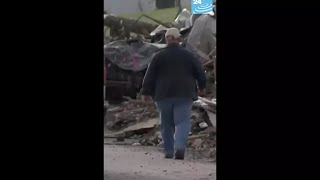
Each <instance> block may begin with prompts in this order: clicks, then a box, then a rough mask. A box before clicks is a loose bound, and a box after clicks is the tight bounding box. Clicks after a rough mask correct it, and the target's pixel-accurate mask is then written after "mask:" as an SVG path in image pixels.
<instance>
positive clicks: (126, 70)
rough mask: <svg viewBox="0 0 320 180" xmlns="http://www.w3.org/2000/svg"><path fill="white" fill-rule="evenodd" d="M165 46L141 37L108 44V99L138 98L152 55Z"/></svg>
mask: <svg viewBox="0 0 320 180" xmlns="http://www.w3.org/2000/svg"><path fill="white" fill-rule="evenodd" d="M164 47H166V45H165V44H153V43H147V42H143V41H142V40H139V39H134V40H119V41H114V42H111V43H109V44H106V45H105V46H104V58H105V64H106V69H107V81H106V99H113V100H118V101H121V100H122V96H129V97H131V98H136V95H137V92H139V91H140V89H141V85H142V81H143V77H144V75H145V72H146V69H147V67H148V64H149V62H150V60H151V56H152V55H153V53H155V52H156V51H158V50H160V49H161V48H164Z"/></svg>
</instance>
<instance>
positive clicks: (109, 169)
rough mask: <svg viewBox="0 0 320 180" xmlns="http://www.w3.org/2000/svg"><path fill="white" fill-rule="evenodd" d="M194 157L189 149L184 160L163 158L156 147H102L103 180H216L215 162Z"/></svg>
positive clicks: (195, 155) (195, 154) (193, 153)
mask: <svg viewBox="0 0 320 180" xmlns="http://www.w3.org/2000/svg"><path fill="white" fill-rule="evenodd" d="M197 157H198V156H197V153H195V152H194V151H190V150H189V151H187V154H186V159H185V160H174V159H164V158H163V154H162V152H161V149H160V148H157V147H152V146H150V147H146V146H126V145H105V146H104V179H105V180H127V179H137V180H138V179H139V180H150V179H152V180H181V179H183V180H215V179H216V165H215V163H213V162H211V161H210V160H208V159H200V158H197ZM199 157H200V155H199Z"/></svg>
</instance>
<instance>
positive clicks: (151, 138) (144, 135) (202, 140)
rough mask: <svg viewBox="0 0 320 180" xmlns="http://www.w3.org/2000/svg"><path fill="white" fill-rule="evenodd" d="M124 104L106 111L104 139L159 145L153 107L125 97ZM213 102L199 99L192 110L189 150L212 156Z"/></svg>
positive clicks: (214, 128)
mask: <svg viewBox="0 0 320 180" xmlns="http://www.w3.org/2000/svg"><path fill="white" fill-rule="evenodd" d="M125 99H126V100H127V101H125V102H123V103H121V104H119V105H117V106H113V107H111V108H109V109H108V112H107V114H108V115H107V118H108V120H107V123H106V130H105V135H104V137H105V138H117V141H123V139H131V140H133V142H134V143H132V145H134V146H137V145H143V146H161V145H162V138H161V133H160V121H159V114H158V112H157V110H156V107H155V105H154V104H145V103H144V102H143V101H142V100H141V99H139V98H138V99H131V98H129V97H125ZM215 105H216V103H215V101H213V100H208V99H206V98H201V97H199V100H198V101H195V102H194V104H193V108H192V115H191V117H190V119H191V124H192V128H191V132H190V136H189V147H191V148H194V149H196V150H203V151H207V153H208V154H207V155H208V156H209V157H214V156H215V135H216V118H215Z"/></svg>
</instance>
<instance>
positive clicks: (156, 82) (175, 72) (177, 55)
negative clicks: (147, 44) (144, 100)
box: [141, 44, 206, 101]
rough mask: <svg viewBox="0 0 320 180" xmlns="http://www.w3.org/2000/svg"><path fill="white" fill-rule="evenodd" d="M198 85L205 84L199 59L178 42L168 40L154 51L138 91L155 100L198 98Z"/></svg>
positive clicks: (202, 86) (200, 86)
mask: <svg viewBox="0 0 320 180" xmlns="http://www.w3.org/2000/svg"><path fill="white" fill-rule="evenodd" d="M197 83H198V87H199V89H201V90H202V89H204V88H205V87H206V76H205V73H204V70H203V68H202V65H201V63H200V61H199V60H198V59H197V58H196V57H195V56H194V54H193V53H191V52H190V51H188V50H186V49H184V48H182V47H180V46H179V45H178V44H169V45H168V46H167V47H166V48H164V49H162V50H160V51H158V52H156V53H155V54H154V55H153V58H152V60H151V62H150V64H149V66H148V69H147V72H146V75H145V77H144V80H143V83H142V91H141V93H142V95H149V96H152V97H153V100H155V101H159V100H162V99H166V98H171V97H184V98H192V99H193V100H197V99H198V95H197Z"/></svg>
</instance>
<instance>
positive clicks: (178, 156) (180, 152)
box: [174, 150, 184, 160]
mask: <svg viewBox="0 0 320 180" xmlns="http://www.w3.org/2000/svg"><path fill="white" fill-rule="evenodd" d="M174 159H177V160H184V150H177V151H176V153H175V157H174Z"/></svg>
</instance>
